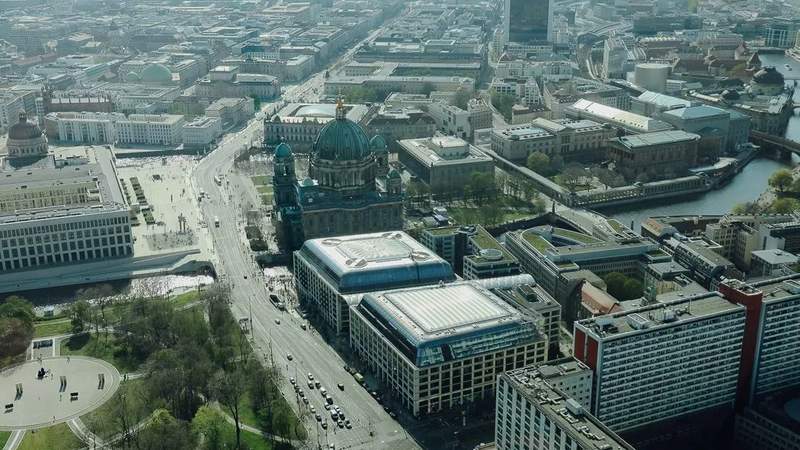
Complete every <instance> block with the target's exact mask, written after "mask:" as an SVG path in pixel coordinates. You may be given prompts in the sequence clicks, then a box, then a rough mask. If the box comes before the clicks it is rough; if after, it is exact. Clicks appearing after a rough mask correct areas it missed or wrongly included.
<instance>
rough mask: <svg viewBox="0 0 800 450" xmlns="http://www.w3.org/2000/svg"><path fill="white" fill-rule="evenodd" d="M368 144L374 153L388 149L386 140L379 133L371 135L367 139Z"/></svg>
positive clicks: (384, 151)
mask: <svg viewBox="0 0 800 450" xmlns="http://www.w3.org/2000/svg"><path fill="white" fill-rule="evenodd" d="M369 146H370V148H371V149H372V150H373V151H374V152H375V153H378V152H383V153H386V152H387V151H388V149H387V148H386V141H385V140H384V139H383V136H381V135H380V134H376V135H375V136H372V139H370V140H369Z"/></svg>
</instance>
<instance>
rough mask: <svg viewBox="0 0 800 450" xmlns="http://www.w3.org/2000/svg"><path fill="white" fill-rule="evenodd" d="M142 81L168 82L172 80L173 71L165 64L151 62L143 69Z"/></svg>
mask: <svg viewBox="0 0 800 450" xmlns="http://www.w3.org/2000/svg"><path fill="white" fill-rule="evenodd" d="M142 81H144V82H146V83H168V82H170V81H172V71H170V70H169V69H168V68H167V67H166V66H164V65H163V64H150V65H149V66H147V67H145V68H144V70H142Z"/></svg>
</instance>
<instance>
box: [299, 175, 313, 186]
mask: <svg viewBox="0 0 800 450" xmlns="http://www.w3.org/2000/svg"><path fill="white" fill-rule="evenodd" d="M300 186H304V187H310V186H314V180H312V179H311V178H308V177H305V178H303V181H301V182H300Z"/></svg>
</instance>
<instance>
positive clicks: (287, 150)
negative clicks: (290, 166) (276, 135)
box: [275, 142, 292, 158]
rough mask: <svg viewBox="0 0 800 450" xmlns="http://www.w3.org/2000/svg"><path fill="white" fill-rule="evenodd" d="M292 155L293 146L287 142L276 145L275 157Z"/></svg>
mask: <svg viewBox="0 0 800 450" xmlns="http://www.w3.org/2000/svg"><path fill="white" fill-rule="evenodd" d="M289 156H292V148H291V147H289V145H288V144H287V143H285V142H281V143H280V144H278V146H277V147H275V157H277V158H286V157H289Z"/></svg>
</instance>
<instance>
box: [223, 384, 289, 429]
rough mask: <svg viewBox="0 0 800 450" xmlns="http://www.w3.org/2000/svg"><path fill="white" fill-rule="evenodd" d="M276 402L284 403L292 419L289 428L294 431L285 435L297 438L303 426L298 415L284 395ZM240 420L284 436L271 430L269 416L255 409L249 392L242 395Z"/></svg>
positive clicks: (285, 409) (226, 411)
mask: <svg viewBox="0 0 800 450" xmlns="http://www.w3.org/2000/svg"><path fill="white" fill-rule="evenodd" d="M274 402H280V403H282V404H284V405H285V408H282V409H283V410H284V411H287V412H288V413H289V418H290V421H291V424H290V427H289V428H290V429H291V430H293V431H292V432H291V436H284V437H291V438H292V439H295V438H297V436H295V433H296V430H297V429H298V427H302V425H301V424H300V419H298V417H297V416H296V415H295V413H294V410H292V408H291V407H290V406H289V405H287V404H286V403H285V400H284V399H283V398H282V397H279V398H276V399H275V400H273V403H274ZM223 410H224V411H225V413H226V414H228V410H227V409H223ZM239 420H240V421H241V423H243V424H245V425H249V426H251V427H255V428H258V429H259V430H263V431H266V432H268V433H273V434H277V435H281V436H283V433H278V432H273V431H271V428H272V427H271V424H270V423H268V420H269V419H268V418H267V417H264V415H263V414H262V413H260V412H259V411H255V410H254V409H253V407H252V404H251V402H250V397H249V394H248V393H245V395H244V396H243V397H242V400H241V402H240V403H239ZM303 437H304V436H303Z"/></svg>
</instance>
